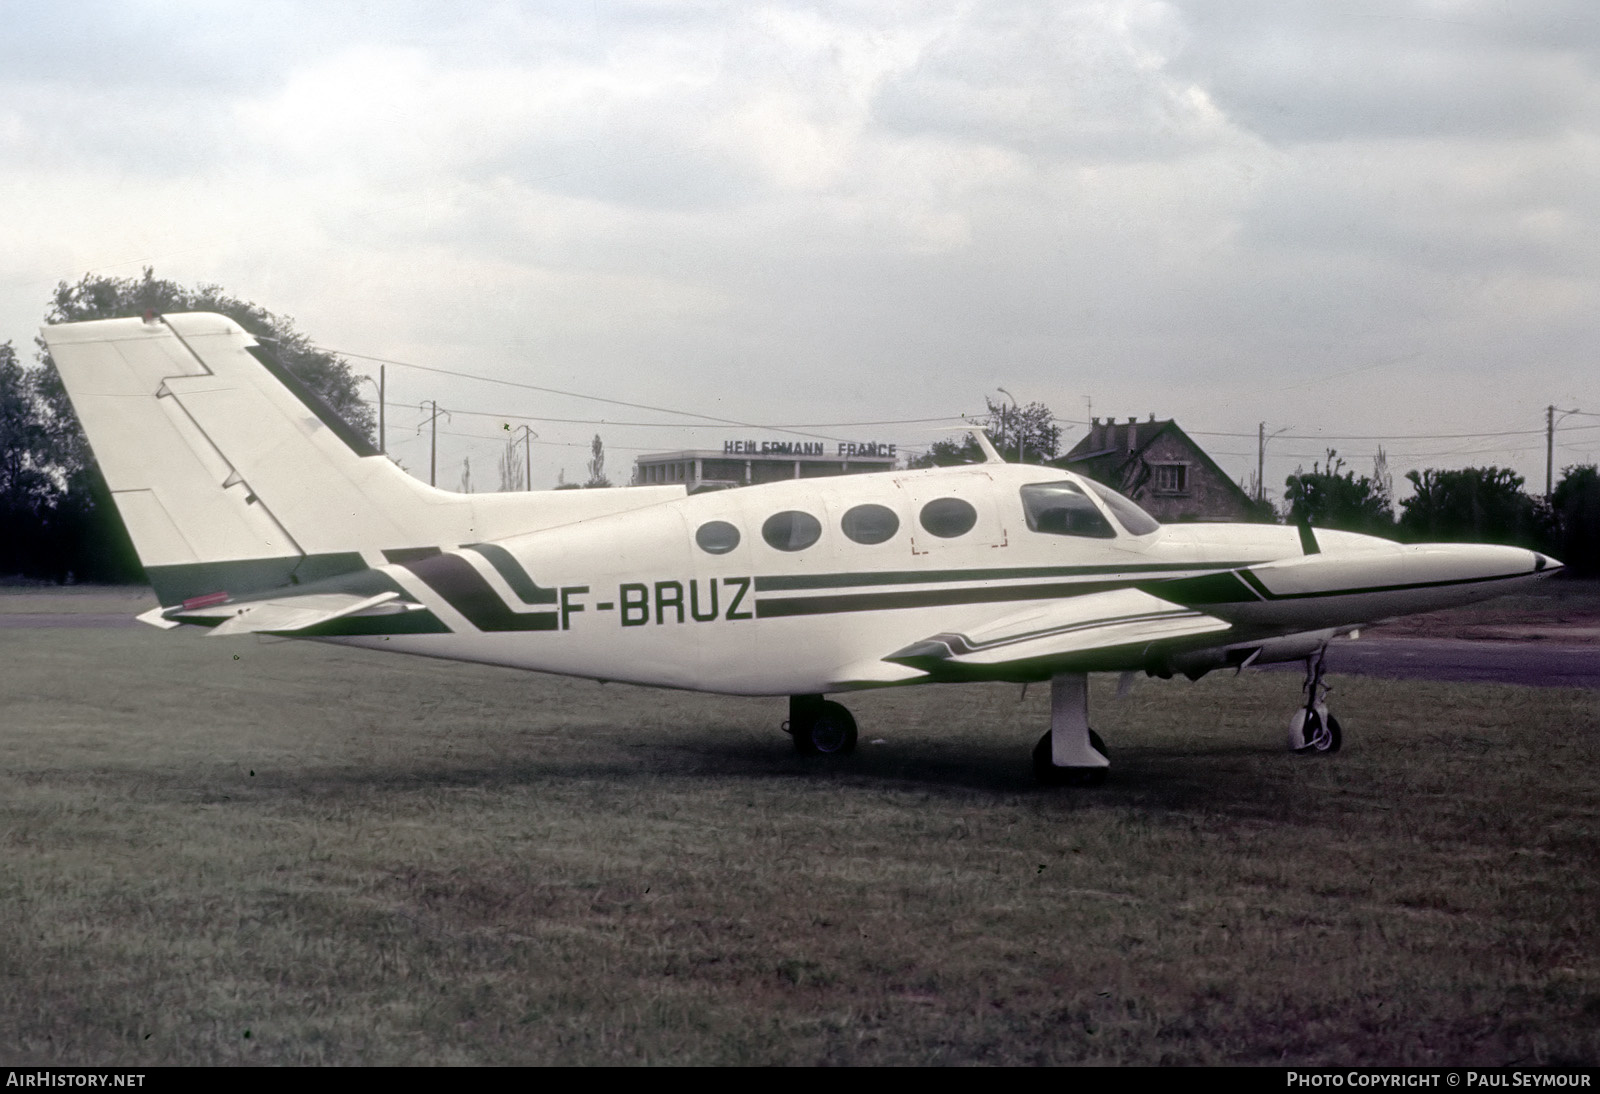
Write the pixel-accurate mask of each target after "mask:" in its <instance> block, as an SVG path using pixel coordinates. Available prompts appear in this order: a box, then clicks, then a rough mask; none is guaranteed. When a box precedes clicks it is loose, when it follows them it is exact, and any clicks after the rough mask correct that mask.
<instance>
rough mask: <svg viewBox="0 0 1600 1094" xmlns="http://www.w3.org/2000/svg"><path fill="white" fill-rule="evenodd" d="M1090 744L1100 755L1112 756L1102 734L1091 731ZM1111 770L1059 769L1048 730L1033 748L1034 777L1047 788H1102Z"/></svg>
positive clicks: (1102, 768) (1099, 768)
mask: <svg viewBox="0 0 1600 1094" xmlns="http://www.w3.org/2000/svg"><path fill="white" fill-rule="evenodd" d="M1089 743H1090V744H1091V745H1093V746H1094V750H1095V751H1096V752H1098V753H1100V755H1102V756H1109V755H1110V753H1109V752H1107V751H1106V743H1105V742H1104V741H1102V740H1101V739H1100V734H1098V733H1096V732H1095V731H1094V730H1092V729H1091V730H1090V731H1089ZM1109 770H1110V769H1109V768H1105V767H1058V766H1057V765H1056V763H1055V760H1054V758H1053V752H1052V749H1051V746H1050V733H1049V731H1048V730H1047V731H1046V732H1045V735H1044V736H1043V737H1040V738H1039V743H1038V744H1036V745H1034V746H1033V777H1034V778H1035V779H1038V780H1039V781H1040V782H1041V783H1043V784H1044V785H1045V786H1100V785H1101V784H1102V783H1104V782H1105V781H1106V773H1107V772H1108V771H1109Z"/></svg>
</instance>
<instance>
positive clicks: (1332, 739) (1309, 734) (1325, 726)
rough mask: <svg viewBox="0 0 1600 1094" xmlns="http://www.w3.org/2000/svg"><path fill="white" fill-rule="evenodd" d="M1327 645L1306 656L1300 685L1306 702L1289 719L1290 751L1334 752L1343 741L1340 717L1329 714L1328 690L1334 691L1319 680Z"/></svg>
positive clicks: (1325, 657)
mask: <svg viewBox="0 0 1600 1094" xmlns="http://www.w3.org/2000/svg"><path fill="white" fill-rule="evenodd" d="M1327 656H1328V647H1327V645H1326V644H1324V645H1323V646H1322V648H1321V649H1319V650H1317V652H1316V653H1314V654H1312V655H1311V656H1310V657H1307V658H1306V679H1305V683H1304V684H1303V685H1301V687H1302V689H1303V690H1304V692H1305V697H1306V701H1305V705H1304V706H1302V707H1301V708H1300V709H1299V710H1297V711H1295V712H1294V716H1293V717H1291V718H1290V719H1289V749H1290V751H1293V752H1337V751H1339V746H1340V745H1341V744H1342V743H1343V742H1344V735H1343V733H1341V732H1340V729H1339V719H1337V718H1335V717H1334V716H1333V715H1331V714H1329V713H1328V703H1327V698H1328V693H1329V692H1330V691H1332V690H1333V688H1332V687H1330V686H1329V685H1328V684H1326V683H1324V682H1323V680H1322V675H1323V662H1324V661H1326V660H1327Z"/></svg>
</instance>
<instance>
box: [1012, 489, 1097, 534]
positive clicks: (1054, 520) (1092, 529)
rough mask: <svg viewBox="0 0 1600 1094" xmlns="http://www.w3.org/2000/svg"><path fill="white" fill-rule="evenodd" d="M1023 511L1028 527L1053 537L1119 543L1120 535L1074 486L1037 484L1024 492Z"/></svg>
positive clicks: (1085, 495)
mask: <svg viewBox="0 0 1600 1094" xmlns="http://www.w3.org/2000/svg"><path fill="white" fill-rule="evenodd" d="M1022 511H1023V514H1024V515H1025V516H1026V517H1027V518H1028V527H1029V528H1030V529H1032V530H1033V531H1035V532H1043V533H1045V534H1046V535H1051V536H1088V537H1090V538H1091V539H1116V538H1117V531H1116V529H1115V528H1113V527H1111V522H1110V521H1108V520H1106V518H1105V517H1104V516H1103V515H1102V514H1101V512H1100V507H1099V506H1097V505H1095V503H1094V501H1093V500H1092V499H1091V498H1090V497H1089V495H1088V494H1085V493H1084V492H1083V491H1082V490H1081V489H1079V488H1078V486H1077V484H1076V483H1071V482H1065V481H1062V482H1036V483H1031V484H1030V485H1028V486H1024V487H1023V488H1022Z"/></svg>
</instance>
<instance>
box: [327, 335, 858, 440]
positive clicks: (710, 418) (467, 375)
mask: <svg viewBox="0 0 1600 1094" xmlns="http://www.w3.org/2000/svg"><path fill="white" fill-rule="evenodd" d="M320 348H321V349H322V350H323V351H324V352H326V353H334V354H338V355H339V356H341V357H353V358H355V359H356V360H358V361H376V362H379V363H381V364H386V365H399V366H400V367H401V368H414V369H417V370H418V371H420V372H432V373H437V374H438V375H440V376H455V377H457V378H459V379H462V380H478V381H480V382H482V383H486V384H501V385H503V386H505V387H515V388H521V389H523V390H525V391H537V392H540V393H541V394H544V395H560V396H563V397H564V398H568V399H587V400H589V401H590V402H595V403H608V404H610V405H611V406H625V407H628V408H629V409H630V410H648V411H652V412H654V413H656V414H676V415H678V416H679V417H683V418H699V419H702V420H703V421H705V422H710V423H716V424H719V425H726V426H738V427H739V428H740V429H769V430H772V431H773V432H776V433H794V434H795V435H796V436H801V437H815V438H817V439H818V440H824V441H837V440H840V438H838V437H826V436H823V435H821V434H818V433H803V432H800V431H799V430H795V429H785V428H783V427H780V426H763V425H757V424H755V423H754V422H741V421H736V420H734V419H732V418H719V417H717V416H716V415H714V414H701V413H699V412H697V411H693V410H678V409H676V408H674V407H668V406H654V405H652V404H650V403H634V402H629V401H628V400H626V399H609V398H606V397H605V396H603V395H585V394H584V393H583V392H581V391H564V390H562V389H561V388H554V387H544V386H543V385H541V384H527V383H523V382H521V381H520V380H502V379H500V378H499V377H497V376H481V375H478V374H476V373H471V372H462V371H460V370H459V369H449V368H435V367H434V366H432V365H419V364H415V363H414V362H411V361H397V360H395V359H394V358H392V357H374V356H372V355H371V354H366V353H351V352H349V351H347V350H339V349H332V348H330V347H327V346H323V347H320Z"/></svg>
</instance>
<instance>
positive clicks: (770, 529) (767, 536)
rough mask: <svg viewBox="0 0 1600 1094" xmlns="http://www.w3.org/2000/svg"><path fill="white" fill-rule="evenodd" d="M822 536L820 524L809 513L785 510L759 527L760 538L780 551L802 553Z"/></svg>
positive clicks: (772, 516) (775, 514) (773, 515)
mask: <svg viewBox="0 0 1600 1094" xmlns="http://www.w3.org/2000/svg"><path fill="white" fill-rule="evenodd" d="M821 535H822V524H821V522H820V521H818V520H817V518H816V517H814V516H812V515H811V514H810V513H802V512H800V511H799V510H797V509H785V510H784V511H783V512H781V513H774V514H772V515H771V516H770V517H768V518H767V522H766V523H765V524H763V525H762V526H761V538H762V539H764V540H766V541H767V543H768V545H769V546H772V547H776V548H777V549H778V550H780V551H803V550H805V549H806V548H807V547H809V546H811V545H812V544H813V543H815V542H817V539H818V538H819V537H820V536H821Z"/></svg>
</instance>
